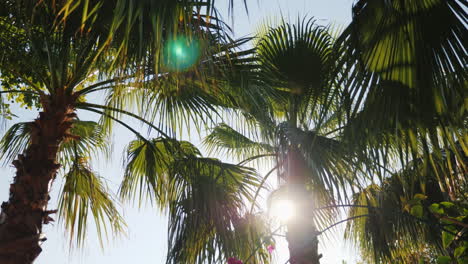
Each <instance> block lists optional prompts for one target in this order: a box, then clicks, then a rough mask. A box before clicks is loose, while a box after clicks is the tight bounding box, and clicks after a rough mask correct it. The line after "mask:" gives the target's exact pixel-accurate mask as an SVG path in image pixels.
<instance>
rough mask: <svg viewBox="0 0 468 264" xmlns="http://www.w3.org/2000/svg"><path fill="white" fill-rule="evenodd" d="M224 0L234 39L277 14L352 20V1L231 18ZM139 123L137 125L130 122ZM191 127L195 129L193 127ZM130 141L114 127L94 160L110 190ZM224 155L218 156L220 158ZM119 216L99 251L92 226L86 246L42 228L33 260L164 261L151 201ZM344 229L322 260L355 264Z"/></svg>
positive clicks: (239, 9)
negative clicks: (104, 151) (119, 232)
mask: <svg viewBox="0 0 468 264" xmlns="http://www.w3.org/2000/svg"><path fill="white" fill-rule="evenodd" d="M227 2H228V0H217V1H216V3H217V6H218V8H219V10H220V11H221V14H223V17H224V19H225V21H227V22H228V24H229V25H230V26H232V27H233V29H234V33H235V36H236V37H242V36H245V35H248V34H251V33H253V32H254V31H255V28H256V27H257V26H258V25H259V24H260V23H261V22H262V21H265V19H268V18H270V19H271V18H273V19H274V18H279V17H281V16H283V17H286V18H288V17H289V18H291V20H295V19H296V18H297V17H298V16H299V17H303V16H305V15H307V16H309V17H311V16H313V17H315V18H317V20H318V23H320V24H329V23H333V24H335V25H337V26H345V25H347V23H349V21H350V19H351V4H352V0H326V1H324V0H247V4H248V9H249V15H248V16H247V15H246V13H245V9H244V7H243V4H242V1H241V0H237V1H234V2H235V9H234V21H231V20H230V16H229V15H228V14H227V6H228V5H227ZM14 113H15V114H17V115H18V116H19V118H18V119H15V120H14V121H15V122H17V121H29V120H32V119H33V118H35V116H36V115H37V113H34V112H27V111H24V110H22V109H16V108H15V109H14ZM78 114H79V116H80V118H81V119H82V120H96V117H95V116H93V115H91V114H88V113H81V112H79V113H78ZM134 125H135V126H139V125H138V124H134ZM192 131H194V130H192ZM190 138H191V140H192V141H193V142H194V143H195V144H197V145H199V142H200V140H199V139H198V136H197V135H191V137H190ZM132 139H134V137H133V136H132V134H131V133H129V132H128V131H126V130H125V129H124V128H123V127H116V128H115V130H114V142H113V152H112V158H111V160H110V161H104V160H103V159H100V160H99V161H98V162H95V163H94V169H95V170H96V171H98V172H99V173H100V175H101V176H103V177H104V178H106V179H107V180H108V184H109V186H111V187H112V188H113V189H114V190H116V189H117V186H118V184H119V182H120V180H121V178H122V153H123V148H124V146H125V144H126V143H128V142H129V141H130V140H132ZM221 158H222V157H221ZM0 175H2V176H1V177H0V199H1V200H2V201H4V200H7V198H8V185H9V183H10V182H11V180H12V178H13V175H14V170H13V169H12V167H11V166H10V165H6V166H3V167H2V168H0ZM59 188H60V182H56V183H55V184H54V186H53V190H52V195H51V196H52V198H53V199H52V201H51V202H52V204H51V205H50V206H49V208H54V206H55V204H56V201H55V200H54V198H55V197H57V193H58V191H59ZM123 209H124V210H123V214H124V216H125V219H126V221H127V224H128V229H127V234H126V235H123V236H121V237H118V238H115V239H111V240H109V241H108V242H107V243H105V249H104V250H101V248H100V245H99V242H98V240H97V236H96V232H95V230H94V229H93V227H92V225H90V226H91V228H90V229H89V231H88V236H87V240H86V242H85V246H84V248H81V249H76V248H72V249H70V247H69V240H68V238H67V236H66V233H65V230H64V228H63V226H61V225H60V224H58V223H55V224H52V225H49V226H47V227H45V230H44V231H45V233H46V236H47V238H48V240H47V241H46V242H45V244H44V245H43V249H44V251H43V253H42V254H41V255H40V256H39V258H38V259H37V261H36V263H37V264H84V263H86V264H94V263H112V264H123V263H125V264H128V263H135V264H136V263H139V264H140V263H141V264H146V263H164V262H165V253H166V249H167V238H166V230H167V224H166V218H165V217H164V216H161V215H160V214H159V213H158V212H157V210H156V209H155V208H152V207H151V206H150V204H148V205H146V206H143V207H142V208H140V209H138V208H137V206H133V205H131V204H124V205H123ZM342 232H343V230H342V228H337V229H336V230H335V232H334V233H331V234H330V235H331V236H330V239H328V240H327V239H325V240H323V239H322V240H321V242H320V243H321V244H320V251H321V252H322V253H323V254H324V257H323V259H322V264H335V263H341V261H342V260H346V261H347V263H348V264H351V263H355V262H356V257H355V255H356V254H355V253H354V250H353V249H351V248H350V247H348V246H345V245H344V244H343V242H342V241H341V240H342V239H341V235H342ZM276 255H277V256H276V258H277V260H278V261H277V263H281V264H282V263H284V262H285V261H286V259H287V245H286V244H285V242H284V241H280V242H279V243H278V245H277V254H276Z"/></svg>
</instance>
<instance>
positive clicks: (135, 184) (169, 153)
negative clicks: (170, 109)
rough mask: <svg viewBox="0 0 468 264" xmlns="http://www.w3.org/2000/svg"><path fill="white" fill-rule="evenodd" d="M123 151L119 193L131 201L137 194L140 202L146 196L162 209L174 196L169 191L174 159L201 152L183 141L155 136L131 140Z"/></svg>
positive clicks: (197, 154)
mask: <svg viewBox="0 0 468 264" xmlns="http://www.w3.org/2000/svg"><path fill="white" fill-rule="evenodd" d="M126 154H127V156H126V158H125V160H124V167H125V174H124V180H123V181H122V184H121V186H120V190H119V192H120V196H121V197H122V198H123V199H125V200H130V199H131V198H134V197H136V196H137V195H138V198H139V199H138V200H139V201H140V202H141V201H143V200H145V199H148V200H149V201H151V202H153V201H155V202H156V204H157V205H158V206H159V207H160V208H161V209H165V208H166V207H167V206H168V204H169V203H170V202H171V201H173V200H174V199H176V195H177V194H175V193H172V192H171V190H172V189H171V186H172V184H173V183H172V180H171V178H170V174H169V168H170V167H171V166H172V164H173V163H174V162H175V161H176V160H178V159H182V158H184V157H187V156H188V155H196V156H199V155H200V152H199V151H198V149H197V148H195V146H193V145H192V144H191V143H189V142H186V141H176V140H173V139H166V138H156V139H152V140H146V141H144V140H141V139H138V140H134V141H132V142H130V143H129V145H128V146H127V148H126ZM144 197H146V198H145V199H144Z"/></svg>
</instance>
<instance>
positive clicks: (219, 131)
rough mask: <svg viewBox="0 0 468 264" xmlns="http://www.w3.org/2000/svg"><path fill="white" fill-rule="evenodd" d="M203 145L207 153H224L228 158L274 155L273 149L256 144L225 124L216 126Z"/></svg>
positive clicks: (263, 144) (265, 145) (264, 144)
mask: <svg viewBox="0 0 468 264" xmlns="http://www.w3.org/2000/svg"><path fill="white" fill-rule="evenodd" d="M203 144H204V145H205V146H206V147H207V149H208V152H209V153H218V154H219V153H220V151H225V153H226V154H227V155H229V156H235V157H237V158H238V159H248V158H250V157H252V156H255V155H261V154H269V153H275V152H276V151H275V148H274V147H273V146H270V145H269V144H266V143H259V142H256V141H254V140H252V139H250V138H248V137H246V136H244V135H242V134H241V133H239V132H237V131H236V130H234V129H233V128H231V127H230V126H228V125H227V124H225V123H221V124H218V125H217V126H216V127H214V128H213V129H212V131H211V133H210V134H209V135H208V136H207V137H205V139H204V140H203Z"/></svg>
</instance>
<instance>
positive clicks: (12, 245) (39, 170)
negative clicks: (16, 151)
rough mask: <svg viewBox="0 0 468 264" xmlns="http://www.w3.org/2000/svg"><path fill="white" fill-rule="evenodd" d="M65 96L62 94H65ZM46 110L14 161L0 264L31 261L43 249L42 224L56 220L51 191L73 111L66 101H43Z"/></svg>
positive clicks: (0, 225)
mask: <svg viewBox="0 0 468 264" xmlns="http://www.w3.org/2000/svg"><path fill="white" fill-rule="evenodd" d="M62 98H63V97H62ZM43 107H44V112H41V113H40V114H39V117H38V118H37V119H36V120H35V122H34V123H33V124H32V128H31V142H30V145H29V146H28V148H27V149H26V151H25V152H24V153H23V154H22V155H19V156H18V159H16V160H15V161H14V162H13V165H14V166H15V168H16V176H15V177H14V180H13V183H12V184H11V185H10V196H9V199H8V201H7V202H4V203H3V204H2V206H1V208H2V212H1V214H0V263H2V264H29V263H32V262H33V261H34V260H35V259H36V258H37V256H38V255H39V254H40V252H41V251H42V249H41V247H40V243H41V242H42V241H44V240H45V238H43V237H42V225H43V224H47V223H48V222H49V221H52V220H53V219H52V218H50V217H49V214H51V213H53V211H47V204H48V202H49V199H50V196H49V190H50V185H51V184H52V181H53V180H54V179H55V176H56V173H57V170H58V169H59V167H60V164H58V163H57V162H56V157H57V152H58V148H59V145H60V143H61V142H62V141H63V139H64V137H65V135H66V133H67V131H68V130H69V128H70V127H71V124H72V123H71V121H72V119H73V118H74V110H73V108H72V107H70V104H67V103H66V102H65V100H55V103H53V102H50V100H49V98H46V99H45V100H43Z"/></svg>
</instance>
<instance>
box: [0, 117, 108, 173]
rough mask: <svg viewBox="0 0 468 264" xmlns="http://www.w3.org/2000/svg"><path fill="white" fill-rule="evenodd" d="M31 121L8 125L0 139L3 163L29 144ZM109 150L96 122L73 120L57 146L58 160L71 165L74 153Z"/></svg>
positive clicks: (86, 154) (21, 151) (104, 152)
mask: <svg viewBox="0 0 468 264" xmlns="http://www.w3.org/2000/svg"><path fill="white" fill-rule="evenodd" d="M33 125H34V123H33V122H25V123H17V124H14V125H13V126H11V127H10V129H9V130H8V131H7V132H6V133H5V135H4V136H3V138H2V140H0V152H1V153H2V154H1V156H0V158H1V159H2V160H3V161H4V162H5V164H8V163H11V162H12V161H13V160H14V159H16V157H17V156H18V154H20V153H23V152H24V150H26V148H27V147H28V145H29V144H30V138H31V134H30V133H31V126H33ZM108 151H109V142H108V141H107V138H106V136H105V134H104V133H102V129H101V127H100V126H99V124H98V123H96V122H92V121H81V120H74V121H73V125H72V128H71V129H70V131H69V133H68V134H67V135H66V136H65V140H64V142H63V143H62V144H61V145H60V147H59V153H58V160H59V161H60V162H61V164H62V165H64V166H69V165H71V164H72V163H73V162H74V160H73V159H71V157H74V156H75V154H76V153H78V155H80V156H81V157H88V158H90V157H91V156H93V155H94V156H96V155H95V154H97V153H98V152H99V153H103V154H104V156H106V154H107V153H108Z"/></svg>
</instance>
